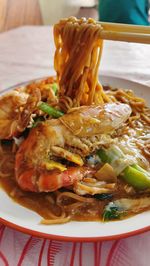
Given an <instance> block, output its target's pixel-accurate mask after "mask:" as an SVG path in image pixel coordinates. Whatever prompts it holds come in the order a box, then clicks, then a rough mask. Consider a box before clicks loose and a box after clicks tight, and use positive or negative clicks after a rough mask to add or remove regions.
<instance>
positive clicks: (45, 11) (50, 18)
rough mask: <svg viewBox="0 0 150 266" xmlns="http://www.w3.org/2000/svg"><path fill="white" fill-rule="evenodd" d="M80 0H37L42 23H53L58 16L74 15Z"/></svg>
mask: <svg viewBox="0 0 150 266" xmlns="http://www.w3.org/2000/svg"><path fill="white" fill-rule="evenodd" d="M81 3H82V0H80V1H76V0H39V4H40V7H41V13H42V17H43V22H44V24H54V23H55V22H57V21H58V20H59V19H60V18H64V17H68V16H76V14H77V12H78V11H79V8H80V5H81Z"/></svg>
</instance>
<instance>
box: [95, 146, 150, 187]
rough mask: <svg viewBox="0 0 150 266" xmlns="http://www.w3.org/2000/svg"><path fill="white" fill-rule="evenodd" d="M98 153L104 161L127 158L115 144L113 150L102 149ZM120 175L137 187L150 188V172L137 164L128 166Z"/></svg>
mask: <svg viewBox="0 0 150 266" xmlns="http://www.w3.org/2000/svg"><path fill="white" fill-rule="evenodd" d="M97 154H98V156H99V157H100V159H101V161H102V162H104V163H106V162H108V163H110V164H112V162H114V161H115V160H117V161H118V162H119V159H120V158H121V160H123V159H125V155H124V154H123V153H122V151H118V149H116V150H115V148H114V146H113V148H112V150H111V148H109V149H108V150H105V149H100V150H98V152H97ZM120 177H122V179H124V180H125V181H126V182H127V183H128V184H129V185H131V186H132V187H134V188H135V189H139V190H144V189H147V188H150V173H148V172H147V171H146V170H144V169H143V168H141V167H140V166H139V165H137V164H133V165H131V166H126V167H125V168H124V169H123V170H122V172H121V173H120Z"/></svg>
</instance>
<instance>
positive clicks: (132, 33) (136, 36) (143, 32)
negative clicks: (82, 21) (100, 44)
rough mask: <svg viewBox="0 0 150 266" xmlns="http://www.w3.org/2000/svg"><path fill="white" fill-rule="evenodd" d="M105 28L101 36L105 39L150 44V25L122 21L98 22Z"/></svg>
mask: <svg viewBox="0 0 150 266" xmlns="http://www.w3.org/2000/svg"><path fill="white" fill-rule="evenodd" d="M97 24H100V25H101V26H102V28H103V30H102V31H101V38H102V39H104V40H113V41H123V42H134V43H145V44H150V26H140V25H129V24H120V23H108V22H101V21H100V22H97Z"/></svg>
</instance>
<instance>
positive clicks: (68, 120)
mask: <svg viewBox="0 0 150 266" xmlns="http://www.w3.org/2000/svg"><path fill="white" fill-rule="evenodd" d="M130 114H131V108H130V106H129V105H127V104H123V103H108V104H105V105H102V106H101V105H91V106H82V107H77V108H74V109H72V111H71V112H69V113H67V114H66V115H64V116H62V117H61V118H59V120H60V121H61V122H62V123H63V124H64V125H65V127H67V128H68V129H69V130H70V131H71V132H72V133H73V135H76V136H78V137H91V136H93V135H98V134H109V133H111V132H112V131H114V130H115V129H117V128H119V127H120V126H121V125H122V123H124V122H125V121H126V120H127V119H128V118H129V116H130Z"/></svg>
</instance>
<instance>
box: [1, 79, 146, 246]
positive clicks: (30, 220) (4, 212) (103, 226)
mask: <svg viewBox="0 0 150 266" xmlns="http://www.w3.org/2000/svg"><path fill="white" fill-rule="evenodd" d="M100 79H101V82H102V84H103V85H111V86H112V87H122V88H125V89H132V90H134V91H135V92H136V94H137V95H139V96H141V97H143V98H145V99H146V100H147V103H148V105H150V88H149V87H147V86H142V85H140V84H137V83H134V82H130V81H127V80H123V79H117V78H110V77H101V78H100ZM19 85H20V84H19ZM17 87H18V85H17ZM40 220H41V217H40V216H39V215H38V214H36V213H35V212H33V211H30V210H29V209H26V208H24V207H22V206H20V205H19V204H17V203H15V202H13V201H12V199H10V198H9V197H8V196H7V194H6V193H5V192H4V191H3V190H1V189H0V221H1V222H3V223H4V224H6V225H8V226H10V227H13V228H15V229H17V230H19V231H22V232H24V233H29V234H32V235H36V236H39V237H46V238H53V239H58V240H63V241H97V240H111V239H117V238H123V237H127V236H131V235H135V234H138V233H141V232H145V231H148V230H150V211H147V212H143V213H141V214H138V215H136V216H134V217H131V218H128V219H126V220H123V221H115V222H108V223H102V222H69V223H66V224H61V225H41V224H39V222H40Z"/></svg>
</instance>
